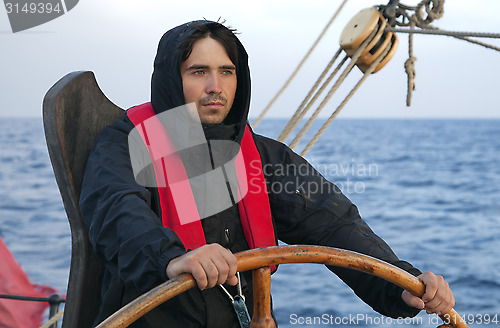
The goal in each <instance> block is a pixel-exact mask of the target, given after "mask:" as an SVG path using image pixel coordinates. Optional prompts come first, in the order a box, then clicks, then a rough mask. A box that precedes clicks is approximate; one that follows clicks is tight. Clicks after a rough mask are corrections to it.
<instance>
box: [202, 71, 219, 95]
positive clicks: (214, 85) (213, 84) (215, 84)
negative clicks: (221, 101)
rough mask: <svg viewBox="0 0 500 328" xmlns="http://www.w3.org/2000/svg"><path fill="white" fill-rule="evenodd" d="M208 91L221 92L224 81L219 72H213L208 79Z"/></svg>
mask: <svg viewBox="0 0 500 328" xmlns="http://www.w3.org/2000/svg"><path fill="white" fill-rule="evenodd" d="M205 91H206V93H217V94H219V93H221V92H222V81H221V79H220V77H219V76H218V75H217V74H211V75H210V77H209V78H208V81H207V87H206V90H205Z"/></svg>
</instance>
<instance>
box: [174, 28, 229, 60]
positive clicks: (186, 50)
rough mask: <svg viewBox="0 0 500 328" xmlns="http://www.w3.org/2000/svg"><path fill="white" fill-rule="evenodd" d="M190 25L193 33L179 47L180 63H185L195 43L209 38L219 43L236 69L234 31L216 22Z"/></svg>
mask: <svg viewBox="0 0 500 328" xmlns="http://www.w3.org/2000/svg"><path fill="white" fill-rule="evenodd" d="M192 24H193V25H192V27H193V28H194V29H195V31H194V32H193V33H192V34H191V35H189V36H188V37H187V38H186V39H184V40H183V41H182V42H181V43H180V45H179V48H180V52H181V54H182V57H181V62H185V61H186V60H187V59H188V57H189V56H190V55H191V52H192V51H193V46H194V44H195V42H196V41H198V40H200V39H204V38H207V37H210V38H212V39H214V40H216V41H219V43H220V44H221V45H222V46H223V47H224V49H225V50H226V53H227V56H228V57H229V59H230V60H231V61H232V62H233V64H234V65H235V66H236V67H238V49H237V46H236V37H235V35H234V32H235V30H233V29H231V28H228V27H225V26H224V25H222V24H220V23H217V22H210V23H205V22H203V23H198V22H193V23H192Z"/></svg>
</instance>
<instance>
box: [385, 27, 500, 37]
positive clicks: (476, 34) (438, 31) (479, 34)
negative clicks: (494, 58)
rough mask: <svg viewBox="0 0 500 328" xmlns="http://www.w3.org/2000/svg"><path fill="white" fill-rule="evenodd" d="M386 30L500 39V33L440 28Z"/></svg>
mask: <svg viewBox="0 0 500 328" xmlns="http://www.w3.org/2000/svg"><path fill="white" fill-rule="evenodd" d="M385 30H386V32H395V33H411V34H432V35H445V36H452V37H456V38H460V37H474V38H490V39H500V33H488V32H459V31H445V30H441V29H438V28H433V29H424V30H412V29H407V28H394V27H387V28H386V29H385Z"/></svg>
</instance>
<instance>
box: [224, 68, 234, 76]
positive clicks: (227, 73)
mask: <svg viewBox="0 0 500 328" xmlns="http://www.w3.org/2000/svg"><path fill="white" fill-rule="evenodd" d="M222 74H223V75H233V74H234V71H233V70H230V69H226V70H224V71H222Z"/></svg>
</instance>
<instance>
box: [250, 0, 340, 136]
mask: <svg viewBox="0 0 500 328" xmlns="http://www.w3.org/2000/svg"><path fill="white" fill-rule="evenodd" d="M346 3H347V0H344V1H343V2H342V3H341V4H340V6H339V8H338V9H337V11H336V12H335V14H334V15H333V16H332V18H331V19H330V21H329V22H328V23H327V24H326V26H325V27H324V28H323V31H321V33H320V35H319V36H318V38H317V39H316V41H314V43H313V45H312V46H311V48H310V49H309V51H308V52H307V53H306V55H305V56H304V58H302V60H301V61H300V63H299V65H298V66H297V68H295V71H294V72H293V73H292V75H291V76H290V77H289V78H288V80H287V81H286V82H285V84H284V85H283V86H282V87H281V89H280V90H279V91H278V93H276V95H275V96H274V98H273V99H272V100H271V101H270V102H269V104H268V105H267V106H266V108H264V110H263V111H262V112H261V113H260V115H259V117H257V119H256V120H255V122H254V123H253V124H252V125H253V127H254V128H255V127H256V126H257V125H258V124H259V123H260V121H261V120H262V118H263V117H264V115H265V114H266V113H267V112H268V111H269V109H270V108H271V106H272V105H273V104H274V102H275V101H276V100H277V99H278V98H279V96H280V95H281V94H282V93H283V91H285V89H286V88H287V87H288V85H289V84H290V82H291V81H292V80H293V78H294V77H295V75H297V72H298V71H299V70H300V68H301V67H302V65H303V64H304V63H305V61H306V60H307V58H309V55H311V53H312V51H313V50H314V48H316V46H317V45H318V43H319V41H320V40H321V39H322V38H323V36H324V35H325V33H326V31H327V30H328V28H329V27H330V25H331V24H332V23H333V21H334V20H335V19H336V18H337V16H338V14H339V13H340V11H341V10H342V8H343V7H344V5H345V4H346Z"/></svg>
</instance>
